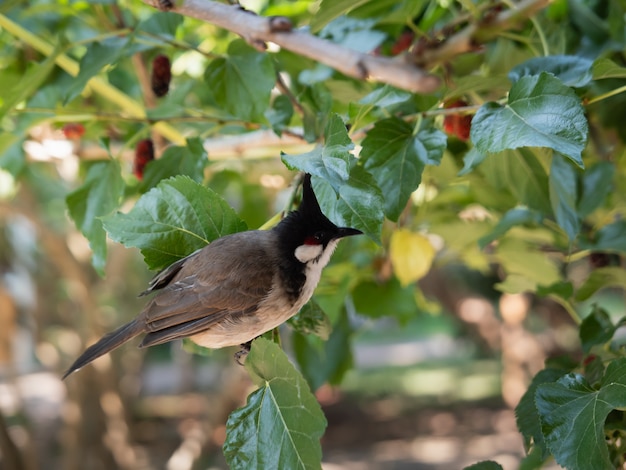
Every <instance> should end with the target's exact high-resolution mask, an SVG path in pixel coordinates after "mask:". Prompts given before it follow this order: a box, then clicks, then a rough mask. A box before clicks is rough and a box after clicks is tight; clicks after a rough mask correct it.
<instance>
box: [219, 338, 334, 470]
mask: <svg viewBox="0 0 626 470" xmlns="http://www.w3.org/2000/svg"><path fill="white" fill-rule="evenodd" d="M246 369H247V370H248V371H249V372H250V375H251V377H252V378H253V380H254V381H255V383H256V384H257V385H258V386H259V389H258V390H256V391H254V392H252V393H251V394H250V395H249V396H248V401H247V404H246V405H245V406H244V407H243V408H239V409H238V410H235V411H234V412H232V413H231V415H230V416H229V418H228V422H227V423H226V431H227V432H226V441H225V442H224V456H225V457H226V461H227V462H228V465H229V467H230V468H231V469H233V470H239V469H241V470H248V469H250V468H288V469H294V470H296V469H320V468H321V459H322V449H321V445H320V438H321V436H322V434H323V433H324V430H325V428H326V424H327V423H326V418H325V417H324V414H323V413H322V410H321V408H320V406H319V403H318V402H317V400H315V397H314V396H313V394H312V393H311V392H310V390H309V388H308V385H307V383H306V381H305V380H304V378H303V377H302V375H300V373H299V372H298V371H297V370H296V369H295V368H294V367H293V365H292V364H291V363H290V362H289V360H288V359H287V356H286V355H285V353H284V352H283V351H282V350H281V349H280V348H279V347H278V346H277V345H276V344H274V343H272V342H271V341H268V340H266V339H264V338H258V339H257V340H255V341H254V343H253V345H252V350H251V351H250V354H248V357H247V358H246Z"/></svg>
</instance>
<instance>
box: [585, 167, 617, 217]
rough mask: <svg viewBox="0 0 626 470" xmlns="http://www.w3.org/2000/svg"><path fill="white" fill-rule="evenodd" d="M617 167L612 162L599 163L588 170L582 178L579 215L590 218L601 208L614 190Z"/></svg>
mask: <svg viewBox="0 0 626 470" xmlns="http://www.w3.org/2000/svg"><path fill="white" fill-rule="evenodd" d="M614 175H615V165H614V164H613V163H611V162H599V163H596V164H595V165H593V166H592V167H590V168H588V169H587V170H586V171H585V172H584V173H583V177H582V194H581V195H580V198H579V201H578V214H579V216H580V217H581V218H583V217H586V216H588V215H589V214H591V213H592V212H593V211H594V210H596V209H597V208H598V207H600V206H601V205H602V204H603V203H604V201H605V199H606V197H607V196H608V195H609V194H610V192H611V191H612V190H613V176H614Z"/></svg>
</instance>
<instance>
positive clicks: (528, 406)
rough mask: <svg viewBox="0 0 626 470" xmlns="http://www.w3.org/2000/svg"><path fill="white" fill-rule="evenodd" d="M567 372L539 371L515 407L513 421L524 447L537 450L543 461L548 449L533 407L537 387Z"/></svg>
mask: <svg viewBox="0 0 626 470" xmlns="http://www.w3.org/2000/svg"><path fill="white" fill-rule="evenodd" d="M568 372H569V371H567V370H564V369H552V368H546V369H543V370H540V371H539V372H538V373H537V375H535V376H534V377H533V380H532V382H531V383H530V386H529V387H528V389H527V390H526V392H525V393H524V395H523V396H522V399H521V400H520V402H519V404H518V405H517V406H516V407H515V420H516V421H517V428H518V429H519V432H520V433H521V434H522V436H523V437H524V447H526V449H529V448H530V447H531V445H532V446H534V447H536V448H539V449H540V450H541V455H542V457H543V459H545V458H546V457H547V456H548V449H547V447H546V443H545V440H544V438H543V433H542V432H541V420H540V418H539V412H538V411H537V407H536V406H535V393H536V392H537V387H539V385H541V384H544V383H551V382H556V381H557V380H558V379H560V378H561V377H563V375H565V374H567V373H568Z"/></svg>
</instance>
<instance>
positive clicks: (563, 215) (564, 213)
mask: <svg viewBox="0 0 626 470" xmlns="http://www.w3.org/2000/svg"><path fill="white" fill-rule="evenodd" d="M577 183H578V175H577V174H576V169H575V168H574V167H573V166H572V165H571V164H570V162H568V161H567V160H565V158H563V157H562V156H561V155H560V154H559V153H555V154H554V155H553V156H552V166H551V168H550V202H551V203H552V210H553V211H554V216H555V218H556V222H557V224H559V227H561V228H562V229H563V231H565V233H566V234H567V237H568V238H569V240H570V241H573V240H574V239H575V238H576V236H577V235H578V232H579V231H580V219H579V218H578V213H577V211H576V206H577V201H578V187H577Z"/></svg>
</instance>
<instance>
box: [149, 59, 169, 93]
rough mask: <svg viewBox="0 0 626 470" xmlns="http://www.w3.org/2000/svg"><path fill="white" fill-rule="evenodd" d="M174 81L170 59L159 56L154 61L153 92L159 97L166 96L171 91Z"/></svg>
mask: <svg viewBox="0 0 626 470" xmlns="http://www.w3.org/2000/svg"><path fill="white" fill-rule="evenodd" d="M171 80H172V66H171V64H170V59H168V58H167V56H164V55H158V56H156V57H155V58H154V60H153V61H152V77H151V85H152V91H153V92H154V94H155V95H157V96H159V97H160V96H165V95H167V92H168V91H169V89H170V81H171Z"/></svg>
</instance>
